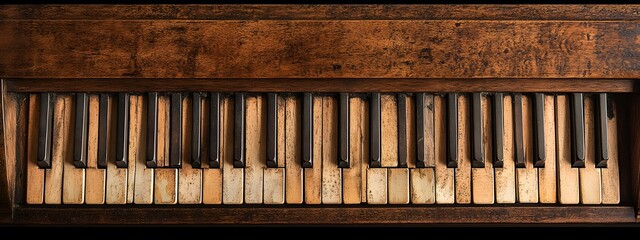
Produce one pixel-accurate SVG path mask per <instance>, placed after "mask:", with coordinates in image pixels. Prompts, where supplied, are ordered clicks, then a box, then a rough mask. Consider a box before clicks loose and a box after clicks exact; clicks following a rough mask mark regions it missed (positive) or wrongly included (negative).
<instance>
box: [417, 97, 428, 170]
mask: <svg viewBox="0 0 640 240" xmlns="http://www.w3.org/2000/svg"><path fill="white" fill-rule="evenodd" d="M424 97H425V96H424V93H417V94H416V167H419V168H423V167H427V164H426V162H425V152H424V150H425V149H424V148H425V147H424V139H425V137H426V136H425V134H424V128H425V126H424V125H425V122H424Z"/></svg>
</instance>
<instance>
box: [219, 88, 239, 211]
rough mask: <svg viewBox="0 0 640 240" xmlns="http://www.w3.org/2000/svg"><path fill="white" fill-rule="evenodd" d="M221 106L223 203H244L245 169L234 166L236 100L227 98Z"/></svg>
mask: <svg viewBox="0 0 640 240" xmlns="http://www.w3.org/2000/svg"><path fill="white" fill-rule="evenodd" d="M221 100H222V104H221V105H220V161H222V166H221V167H222V203H223V204H242V203H243V202H244V168H235V167H234V166H233V159H234V158H233V157H234V143H235V142H234V140H235V139H234V137H235V136H234V133H235V124H236V123H237V122H235V121H234V115H235V109H234V102H235V100H234V99H233V98H231V97H225V98H223V99H221Z"/></svg>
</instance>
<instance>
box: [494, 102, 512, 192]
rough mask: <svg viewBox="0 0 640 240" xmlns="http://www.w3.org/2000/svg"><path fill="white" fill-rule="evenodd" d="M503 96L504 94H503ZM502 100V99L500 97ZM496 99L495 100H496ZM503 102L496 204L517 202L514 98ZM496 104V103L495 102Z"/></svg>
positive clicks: (496, 177) (496, 174)
mask: <svg viewBox="0 0 640 240" xmlns="http://www.w3.org/2000/svg"><path fill="white" fill-rule="evenodd" d="M501 95H502V94H501ZM499 98H500V99H502V97H499ZM494 99H495V98H494ZM501 102H502V114H501V115H502V116H503V132H502V135H500V136H501V137H502V139H503V144H502V152H503V158H502V163H503V165H502V167H500V168H495V162H494V169H495V170H494V171H495V181H496V203H515V202H516V177H515V161H514V152H513V98H512V97H511V96H510V95H504V98H503V101H501ZM494 103H495V102H494Z"/></svg>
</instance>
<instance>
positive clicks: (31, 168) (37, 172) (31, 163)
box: [26, 94, 45, 204]
mask: <svg viewBox="0 0 640 240" xmlns="http://www.w3.org/2000/svg"><path fill="white" fill-rule="evenodd" d="M38 103H39V101H38V95H37V94H29V122H28V124H27V129H28V130H27V141H28V142H27V192H26V202H27V204H42V203H43V201H44V172H45V170H44V169H41V168H40V167H38V123H39V117H40V116H39V105H38Z"/></svg>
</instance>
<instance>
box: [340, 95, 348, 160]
mask: <svg viewBox="0 0 640 240" xmlns="http://www.w3.org/2000/svg"><path fill="white" fill-rule="evenodd" d="M339 101H340V103H339V104H340V106H339V113H338V116H339V118H340V120H339V121H340V122H339V125H338V128H339V133H338V134H339V135H340V136H339V141H338V148H339V156H338V167H339V168H349V166H350V162H349V94H348V93H340V98H339Z"/></svg>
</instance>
